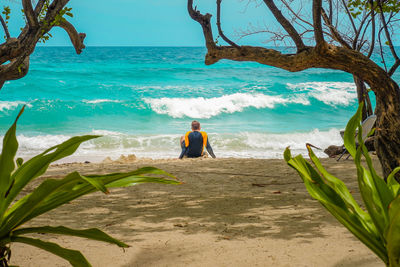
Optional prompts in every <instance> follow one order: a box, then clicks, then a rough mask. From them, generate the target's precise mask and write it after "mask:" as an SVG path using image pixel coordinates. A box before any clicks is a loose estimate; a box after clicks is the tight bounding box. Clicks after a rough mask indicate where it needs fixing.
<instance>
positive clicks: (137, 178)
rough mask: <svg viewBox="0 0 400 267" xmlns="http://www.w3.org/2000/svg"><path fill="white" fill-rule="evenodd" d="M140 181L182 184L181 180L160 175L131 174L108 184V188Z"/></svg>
mask: <svg viewBox="0 0 400 267" xmlns="http://www.w3.org/2000/svg"><path fill="white" fill-rule="evenodd" d="M140 183H159V184H175V185H177V184H182V183H181V182H179V181H176V180H167V179H163V178H158V177H148V176H130V177H126V178H122V179H120V180H117V181H115V182H112V183H109V184H107V187H108V188H111V187H127V186H132V185H135V184H140Z"/></svg>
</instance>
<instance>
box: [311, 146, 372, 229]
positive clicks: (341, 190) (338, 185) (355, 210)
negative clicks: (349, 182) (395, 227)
mask: <svg viewBox="0 0 400 267" xmlns="http://www.w3.org/2000/svg"><path fill="white" fill-rule="evenodd" d="M307 150H308V153H309V156H310V159H311V161H312V162H313V163H314V165H315V167H316V168H317V169H318V171H319V172H320V173H321V175H322V177H323V178H325V180H324V181H325V182H326V183H327V184H328V185H329V186H330V187H331V188H332V189H333V190H334V191H335V192H336V193H337V194H338V195H339V196H340V197H341V198H342V199H343V201H344V202H345V204H346V206H347V208H348V209H349V212H351V213H352V214H353V215H355V216H357V217H358V219H359V220H360V223H362V224H363V226H364V227H366V228H367V229H368V231H369V232H376V229H375V227H374V225H373V224H372V220H371V217H370V216H369V214H368V213H366V212H365V211H363V210H362V209H361V208H360V206H359V205H358V203H357V202H356V201H355V200H354V198H353V196H352V194H351V193H350V191H349V189H348V188H347V187H346V185H345V184H344V183H343V182H342V181H341V180H340V179H338V178H337V177H335V176H333V175H332V174H330V173H329V172H328V171H326V169H325V168H324V167H323V166H322V164H321V162H320V161H319V159H318V158H317V157H316V155H315V154H314V152H313V151H312V149H311V147H310V146H308V145H307Z"/></svg>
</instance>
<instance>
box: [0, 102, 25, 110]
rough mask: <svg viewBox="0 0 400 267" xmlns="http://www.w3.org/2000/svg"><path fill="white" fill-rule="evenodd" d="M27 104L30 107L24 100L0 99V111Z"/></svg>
mask: <svg viewBox="0 0 400 267" xmlns="http://www.w3.org/2000/svg"><path fill="white" fill-rule="evenodd" d="M22 105H27V107H32V105H31V104H30V103H28V102H24V101H0V111H7V110H14V109H16V108H17V107H18V106H22Z"/></svg>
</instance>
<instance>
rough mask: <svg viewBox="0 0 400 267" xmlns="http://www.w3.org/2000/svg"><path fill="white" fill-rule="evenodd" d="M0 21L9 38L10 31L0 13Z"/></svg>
mask: <svg viewBox="0 0 400 267" xmlns="http://www.w3.org/2000/svg"><path fill="white" fill-rule="evenodd" d="M0 21H1V25H2V26H3V29H4V33H5V34H6V38H7V39H10V38H11V36H10V32H9V31H8V27H7V24H6V22H5V21H4V19H3V17H2V16H1V15H0ZM0 88H1V87H0Z"/></svg>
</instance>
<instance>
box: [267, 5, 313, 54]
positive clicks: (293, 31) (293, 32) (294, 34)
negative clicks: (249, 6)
mask: <svg viewBox="0 0 400 267" xmlns="http://www.w3.org/2000/svg"><path fill="white" fill-rule="evenodd" d="M264 3H265V4H266V5H267V7H268V8H269V10H271V12H272V14H273V15H274V17H275V18H276V20H277V21H278V22H279V24H281V25H282V27H283V28H284V29H285V31H286V32H287V33H288V34H289V36H290V38H292V40H293V42H294V43H295V45H296V47H297V51H298V52H300V51H302V50H304V49H305V47H306V46H305V45H304V43H303V40H302V39H301V37H300V35H299V33H298V32H297V31H296V29H295V28H294V27H293V25H292V24H291V23H290V22H289V21H288V20H287V19H286V18H285V17H284V16H283V15H282V12H281V11H280V10H279V9H278V8H277V7H276V5H275V3H274V1H273V0H264Z"/></svg>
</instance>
